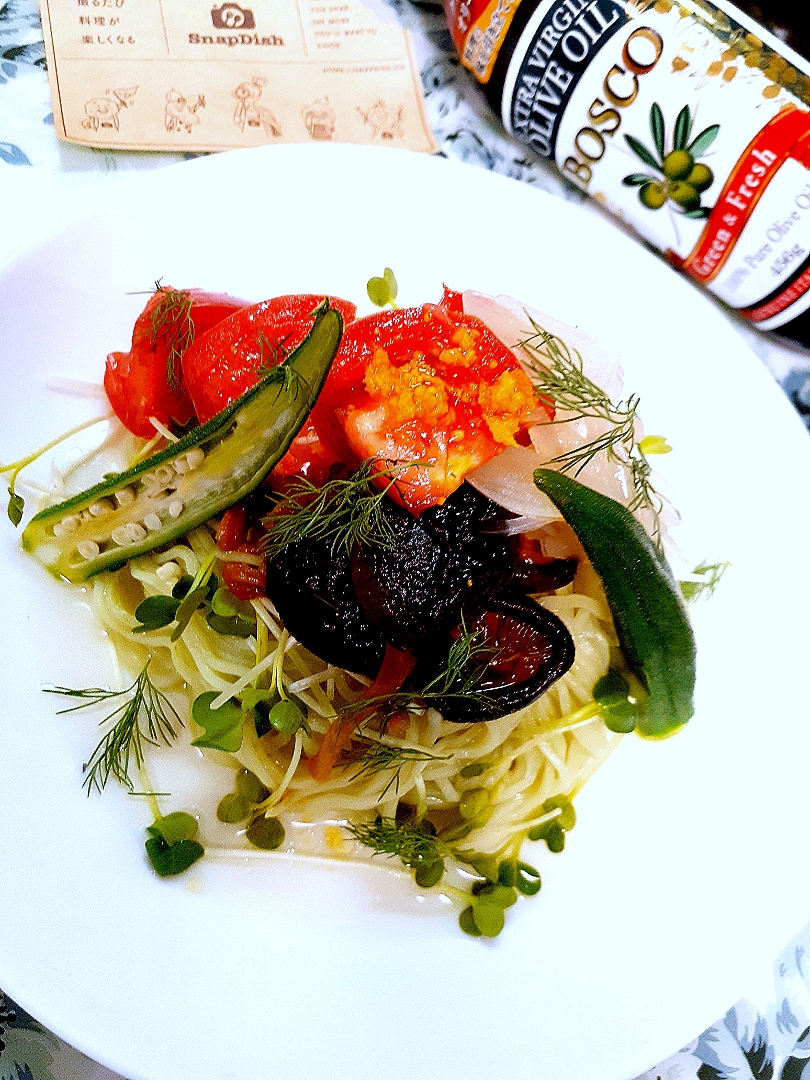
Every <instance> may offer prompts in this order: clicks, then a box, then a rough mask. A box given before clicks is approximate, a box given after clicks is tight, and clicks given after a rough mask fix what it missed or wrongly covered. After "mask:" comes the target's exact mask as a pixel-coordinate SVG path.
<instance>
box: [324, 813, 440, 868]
mask: <svg viewBox="0 0 810 1080" xmlns="http://www.w3.org/2000/svg"><path fill="white" fill-rule="evenodd" d="M345 829H346V831H347V832H348V833H349V835H350V836H352V837H353V838H354V839H355V840H357V841H359V842H360V843H361V844H364V845H365V846H366V847H369V848H371V849H372V850H373V852H374V854H375V855H391V856H397V857H398V858H400V859H402V861H403V862H404V863H405V865H406V866H414V865H419V864H420V863H424V864H429V863H435V862H438V861H439V860H441V859H445V858H448V857H451V856H453V855H454V851H453V849H452V848H450V847H448V845H447V844H445V843H443V842H442V841H441V840H439V839H438V837H437V836H436V835H435V834H434V833H433V832H432V831H430V830H429V829H428V828H427V826H426V825H424V824H423V823H421V822H420V823H417V824H412V823H411V822H407V821H396V820H394V819H392V818H377V819H376V820H375V821H372V822H369V823H366V824H360V825H356V824H351V823H350V824H348V825H346V826H345Z"/></svg>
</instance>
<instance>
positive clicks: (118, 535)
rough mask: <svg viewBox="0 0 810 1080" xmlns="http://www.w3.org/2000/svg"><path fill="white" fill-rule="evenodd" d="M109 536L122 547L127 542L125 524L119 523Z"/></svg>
mask: <svg viewBox="0 0 810 1080" xmlns="http://www.w3.org/2000/svg"><path fill="white" fill-rule="evenodd" d="M110 538H111V539H112V541H113V542H114V543H116V544H118V546H119V547H124V546H125V545H126V544H128V543H129V535H128V533H127V527H126V525H119V526H118V528H117V529H113V531H112V532H111V533H110Z"/></svg>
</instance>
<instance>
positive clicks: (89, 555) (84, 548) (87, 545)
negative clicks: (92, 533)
mask: <svg viewBox="0 0 810 1080" xmlns="http://www.w3.org/2000/svg"><path fill="white" fill-rule="evenodd" d="M76 550H77V551H78V552H79V554H80V555H81V557H82V558H83V559H95V558H96V556H97V555H98V553H99V551H100V550H101V548H100V547H99V546H98V544H97V543H96V542H95V540H82V541H81V543H80V544H79V545H78V546H77V548H76Z"/></svg>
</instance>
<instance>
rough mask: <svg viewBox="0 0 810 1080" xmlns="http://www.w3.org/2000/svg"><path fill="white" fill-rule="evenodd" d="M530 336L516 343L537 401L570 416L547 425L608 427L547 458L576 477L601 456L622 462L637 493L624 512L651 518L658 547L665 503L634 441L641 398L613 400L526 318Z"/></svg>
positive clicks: (573, 353)
mask: <svg viewBox="0 0 810 1080" xmlns="http://www.w3.org/2000/svg"><path fill="white" fill-rule="evenodd" d="M529 321H530V322H531V324H532V329H533V330H534V333H533V334H532V335H530V336H529V337H527V338H526V339H524V340H523V341H521V342H519V345H520V347H521V348H522V349H524V350H525V352H526V353H528V355H529V357H530V365H531V368H532V372H533V374H534V384H535V389H536V391H537V393H538V394H539V395H540V397H541V398H545V399H548V400H550V401H552V402H553V403H554V404H555V406H556V407H557V409H559V410H561V411H563V412H566V413H570V414H571V415H570V416H563V417H562V418H560V419H556V420H553V421H551V423H556V424H570V423H573V422H575V421H576V420H578V419H579V418H580V417H583V416H586V417H589V418H591V419H595V420H603V421H604V422H605V423H606V424H607V428H606V429H605V431H603V432H602V433H601V434H600V435H597V436H596V438H594V439H591V440H590V441H589V442H587V443H584V444H583V445H582V446H577V447H574V448H573V449H571V450H566V451H565V452H564V453H562V454H559V455H558V456H557V457H554V458H552V459H551V461H550V462H549V464H555V465H559V466H560V468H561V470H562V471H563V472H568V471H571V470H573V472H574V475H578V474H579V473H580V472H581V471H582V470H583V469H584V468H585V466H586V465H588V464H589V462H591V461H593V459H594V458H595V457H596V456H597V454H600V453H604V454H605V455H606V457H607V458H608V460H611V459H612V460H616V461H619V462H621V463H622V464H623V465H624V466H626V468H627V469H629V471H630V476H631V478H632V481H633V488H634V491H635V494H634V496H633V498H632V499H631V500H630V502H629V504H628V509H629V510H630V511H631V512H632V511H635V510H646V511H648V512H649V513H650V515H651V516H652V533H653V539H654V540H655V542H656V544H658V545H659V546H660V543H661V524H660V515H661V511H662V510H663V508H664V500H663V498H662V497H661V495H660V494H659V493H658V492H657V491H656V490H655V488H654V487H653V485H652V482H651V480H650V476H651V473H652V469H651V468H650V464H649V462H648V461H647V458H646V455H645V454H644V452H643V451H642V449H641V447H640V446H639V443H638V440H637V439H636V421H637V419H638V416H637V411H638V405H639V398H638V396H637V395H636V394H631V395H630V397H628V398H627V400H626V401H618V402H614V401H612V400H611V399H610V397H609V396H608V395H607V394H606V393H605V391H604V390H602V388H601V387H599V386H597V385H596V383H594V382H592V380H591V379H589V378H588V376H587V375H586V374H585V372H584V371H583V364H582V356H581V354H580V353H579V351H578V350H576V349H572V348H570V347H569V346H568V345H567V344H566V342H564V341H563V340H562V339H561V338H559V337H557V335H556V334H552V333H550V332H549V331H548V330H545V329H544V328H543V327H542V326H540V325H539V324H538V323H537V322H535V320H534V319H532V318H531V317H529Z"/></svg>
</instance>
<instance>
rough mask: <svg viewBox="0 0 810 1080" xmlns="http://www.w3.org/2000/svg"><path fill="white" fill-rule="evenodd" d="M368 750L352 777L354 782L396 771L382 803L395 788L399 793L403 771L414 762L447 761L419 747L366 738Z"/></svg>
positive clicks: (381, 798) (445, 758) (382, 797)
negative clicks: (390, 770) (361, 778)
mask: <svg viewBox="0 0 810 1080" xmlns="http://www.w3.org/2000/svg"><path fill="white" fill-rule="evenodd" d="M363 741H364V743H365V746H366V749H365V750H364V752H363V756H362V757H361V758H360V759H359V760H358V761H357V762H355V764H356V765H358V766H359V768H358V769H357V771H356V772H355V773H353V775H352V776H351V779H352V780H358V779H359V778H360V777H361V776H374V775H375V774H376V773H381V772H387V770H388V769H393V770H394V775H393V776H392V777H391V779H390V780H389V781H388V783H387V784H386V786H385V788H384V790H383V792H382V794H381V795H380V801H382V800H383V799H384V798H385V796H386V795H387V794H388V792H389V791H390V790H391V788H392V787H393V789H394V791H395V792H398V791H399V780H400V775H401V773H402V770H403V769H404V768H405V766H406V765H408V764H409V763H410V762H412V761H422V762H427V761H447V757H446V756H442V755H441V754H431V753H430V751H429V750H423V749H422V748H421V747H418V746H396V745H394V744H393V743H386V742H379V741H378V740H377V739H369V738H365V739H364V740H363Z"/></svg>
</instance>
